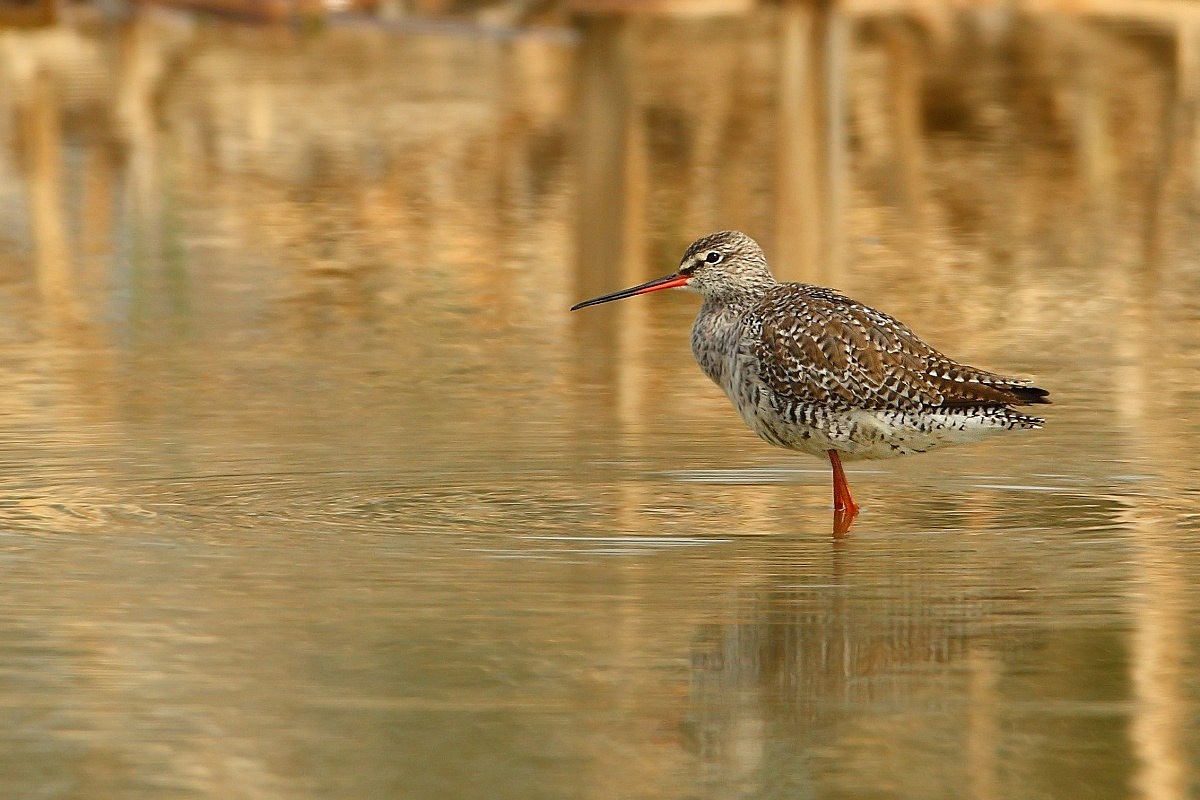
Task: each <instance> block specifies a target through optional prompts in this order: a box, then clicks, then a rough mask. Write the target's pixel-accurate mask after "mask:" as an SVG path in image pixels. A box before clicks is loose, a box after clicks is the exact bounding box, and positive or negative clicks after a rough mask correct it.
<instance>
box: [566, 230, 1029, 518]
mask: <svg viewBox="0 0 1200 800" xmlns="http://www.w3.org/2000/svg"><path fill="white" fill-rule="evenodd" d="M673 288H684V289H691V290H692V291H695V292H698V293H699V294H700V296H701V298H703V304H702V305H701V306H700V313H699V314H698V315H697V316H696V322H695V324H694V325H693V326H692V353H693V354H694V355H695V356H696V361H697V362H699V364H700V368H701V369H702V370H704V374H706V375H708V377H709V378H711V379H712V380H713V382H715V383H716V384H717V385H718V386H720V387H721V388H722V389H724V390H725V394H727V395H728V396H729V399H730V400H731V401H732V402H733V405H734V407H735V408H736V409H737V410H738V413H739V414H741V415H742V419H743V420H744V421H745V423H746V425H748V426H749V427H750V429H751V430H752V431H754V432H755V433H757V434H758V435H759V436H760V437H762V438H763V439H764V440H766V441H767V442H769V443H771V444H773V445H777V446H779V447H786V448H788V449H791V450H800V451H802V452H805V453H811V454H812V455H816V456H827V457H828V458H829V462H830V464H831V466H832V467H833V507H834V511H835V517H834V529H835V532H840V533H844V532H845V531H846V530H847V529H848V528H849V524H850V522H851V521H853V519H854V517H855V516H856V515H857V514H858V505H857V504H856V503H855V502H854V498H853V497H851V495H850V485H849V484H848V483H847V482H846V473H845V472H844V471H843V469H842V461H843V460H857V459H876V458H892V457H894V456H902V455H908V454H910V453H923V452H925V451H927V450H932V449H933V448H935V447H942V446H943V445H948V444H962V443H965V442H973V441H976V440H979V439H983V438H985V437H988V436H991V435H992V434H996V433H1001V432H1003V431H1011V430H1017V429H1022V428H1040V427H1041V426H1042V423H1043V422H1044V420H1042V419H1040V418H1039V417H1032V416H1027V415H1025V414H1022V413H1020V412H1019V411H1015V410H1014V409H1013V406H1025V405H1031V404H1034V403H1049V402H1050V401H1049V400H1048V399H1047V395H1048V394H1049V392H1047V391H1046V390H1045V389H1039V388H1037V387H1036V386H1031V385H1029V383H1028V382H1027V381H1022V380H1017V379H1014V378H1006V377H1003V376H1001V375H997V374H995V373H992V372H986V371H984V370H981V369H976V368H975V367H968V366H966V365H964V364H959V363H958V362H956V361H954V360H952V359H950V358H948V357H947V356H945V355H942V354H941V353H939V352H938V351H937V350H935V349H933V348H932V347H930V346H929V345H928V344H926V343H925V342H923V341H922V340H921V339H919V338H917V335H916V334H914V333H913V332H912V331H911V330H909V328H908V326H906V325H904V324H903V323H902V322H899V321H898V320H896V319H894V318H892V317H890V316H888V315H887V314H884V313H883V312H881V311H876V310H875V309H873V308H871V307H869V306H866V305H863V304H862V303H857V302H855V301H854V300H851V299H850V298H848V297H846V296H845V295H842V294H839V293H838V292H836V291H834V290H833V289H826V288H822V287H820V286H811V285H809V284H805V283H780V282H779V281H777V280H775V278H774V276H772V275H771V270H770V268H769V267H768V266H767V259H766V256H765V255H764V254H763V251H762V248H761V247H759V245H758V243H757V242H756V241H754V240H753V239H751V238H750V237H749V236H747V235H746V234H744V233H740V232H738V231H720V232H718V233H714V234H711V235H709V236H705V237H704V238H702V239H697V240H696V241H695V242H693V243H692V245H691V246H690V247H688V249H687V252H686V253H684V255H683V259H682V260H681V261H680V262H679V269H678V270H676V271H675V272H674V273H672V274H671V275H667V276H666V277H663V278H658V279H657V280H653V281H650V282H648V283H643V284H641V285H640V286H634V287H632V288H629V289H623V290H621V291H619V292H613V293H612V294H606V295H603V296H602V297H597V298H594V299H592V300H586V301H584V302H582V303H579V304H578V305H576V306H574V307H573V308H572V309H571V310H572V311H575V310H577V309H580V308H584V307H586V306H594V305H597V304H599V303H607V302H609V301H611V300H621V299H623V298H626V297H633V296H634V295H639V294H646V293H647V292H657V291H659V290H661V289H673ZM839 528H840V530H839Z"/></svg>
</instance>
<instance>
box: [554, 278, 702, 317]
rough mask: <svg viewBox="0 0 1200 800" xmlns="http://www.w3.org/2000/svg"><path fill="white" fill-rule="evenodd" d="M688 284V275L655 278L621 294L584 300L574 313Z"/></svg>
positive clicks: (574, 309) (620, 292)
mask: <svg viewBox="0 0 1200 800" xmlns="http://www.w3.org/2000/svg"><path fill="white" fill-rule="evenodd" d="M687 282H688V276H687V275H680V274H679V273H672V274H671V275H668V276H666V277H665V278H655V279H654V280H652V281H648V282H646V283H643V284H642V285H640V286H631V287H630V288H628V289H622V290H621V291H619V292H613V293H612V294H606V295H602V296H600V297H593V298H592V299H591V300H584V301H583V302H582V303H576V304H575V305H573V306H571V310H572V311H578V310H579V309H581V308H587V307H588V306H597V305H600V304H601V303H607V302H610V301H612V300H624V299H625V298H626V297H633V296H634V295H635V294H646V293H647V292H657V291H659V290H660V289H674V288H676V287H677V286H684V285H686V284H687Z"/></svg>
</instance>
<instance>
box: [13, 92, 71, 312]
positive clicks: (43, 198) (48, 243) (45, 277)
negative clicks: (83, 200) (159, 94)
mask: <svg viewBox="0 0 1200 800" xmlns="http://www.w3.org/2000/svg"><path fill="white" fill-rule="evenodd" d="M22 117H23V119H22V133H23V138H24V140H25V143H26V152H27V155H26V186H27V192H28V197H29V218H30V226H31V228H32V230H33V241H34V264H35V269H36V272H37V286H38V293H39V294H40V295H41V298H42V300H43V302H45V303H46V306H47V308H48V309H49V310H50V311H51V312H52V313H54V314H56V315H61V316H63V317H65V318H68V319H73V318H75V317H77V316H78V314H79V309H78V307H77V300H76V296H75V287H74V278H73V276H72V273H71V248H70V243H69V241H68V236H67V225H66V219H65V216H64V211H65V210H64V207H63V196H62V181H63V174H62V158H63V140H62V114H61V109H60V107H59V102H58V96H57V87H56V85H55V82H54V79H53V78H52V77H51V76H50V75H48V74H47V73H45V72H43V71H39V72H38V73H37V74H36V75H35V76H34V78H33V81H32V83H31V85H30V86H29V94H28V98H27V101H26V104H25V107H24V109H23V112H22Z"/></svg>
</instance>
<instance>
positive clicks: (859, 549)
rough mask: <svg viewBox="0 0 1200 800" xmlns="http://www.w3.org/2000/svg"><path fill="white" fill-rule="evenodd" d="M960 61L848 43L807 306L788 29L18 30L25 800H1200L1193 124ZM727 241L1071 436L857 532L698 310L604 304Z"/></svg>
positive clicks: (19, 573) (901, 481)
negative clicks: (786, 147)
mask: <svg viewBox="0 0 1200 800" xmlns="http://www.w3.org/2000/svg"><path fill="white" fill-rule="evenodd" d="M948 19H950V22H951V23H952V24H950V25H949V27H946V28H940V29H935V30H933V31H932V32H930V31H924V32H922V31H923V29H921V28H919V27H918V28H916V29H913V28H911V27H910V26H908V25H903V24H902V25H895V24H892V23H890V22H888V21H887V20H880V19H875V18H871V17H869V16H854V17H853V18H846V19H842V20H841V22H840V23H839V24H842V25H844V26H845V28H844V31H845V33H846V52H845V54H844V57H845V67H846V72H845V75H846V84H845V95H844V102H845V109H846V117H845V125H846V128H845V131H844V133H845V135H844V137H843V138H838V137H837V135H836V133H837V132H836V130H835V131H834V141H833V142H832V143H830V142H826V144H825V145H823V146H824V147H826V148H827V150H823V151H821V152H824V153H826V155H829V154H830V153H832V154H833V155H832V156H830V158H832V161H831V162H830V163H829V164H827V166H829V171H828V174H827V177H826V178H823V179H822V180H823V181H824V184H822V186H818V187H816V188H814V189H813V190H812V191H813V192H814V194H813V195H812V196H807V197H800V196H798V197H799V199H798V200H797V199H796V198H793V200H796V202H799V203H801V207H803V203H805V202H810V201H811V202H814V203H816V204H817V205H818V206H819V208H821V209H822V214H825V215H826V216H827V217H828V219H826V221H825V222H823V223H822V225H824V226H826V227H822V228H821V232H822V236H823V237H824V239H823V241H824V244H823V245H822V246H821V248H819V252H820V255H821V257H820V258H819V259H817V260H815V261H806V259H807V258H809V257H811V256H812V255H813V252H817V251H806V250H804V247H803V243H801V244H800V245H797V242H796V239H795V236H794V234H795V230H793V229H792V228H790V227H789V223H788V219H789V218H788V216H787V215H786V214H782V213H780V211H779V209H780V208H781V207H784V208H792V207H793V206H789V205H788V202H790V201H788V202H785V200H786V198H781V195H780V192H783V191H784V189H781V188H780V187H781V186H784V185H785V184H784V182H782V180H781V179H780V178H779V170H780V169H781V167H780V166H779V164H780V160H781V159H783V160H785V161H786V159H789V158H793V157H794V156H795V154H790V155H789V154H787V153H785V152H782V151H783V148H782V147H781V146H780V145H779V143H778V141H777V139H778V135H777V134H778V132H779V130H780V128H781V126H782V123H780V122H778V120H779V119H780V116H779V115H778V114H777V113H776V111H777V108H776V102H777V100H778V96H779V92H780V91H781V87H782V86H786V85H787V83H786V81H787V75H786V69H785V68H783V67H781V65H780V59H779V57H778V53H777V49H778V42H779V41H780V37H779V35H777V34H778V31H779V30H780V29H783V30H785V31H786V30H787V25H786V20H781V18H780V17H777V16H775V15H774V14H773V12H761V13H758V14H756V15H754V16H751V17H748V18H739V19H735V20H692V21H668V22H663V21H658V22H650V21H638V20H634V21H631V22H629V23H626V24H621V25H617V26H616V27H615V28H613V27H611V26H603V25H602V26H588V25H586V24H584V25H581V26H580V27H579V28H577V29H575V30H573V31H561V30H552V31H547V30H533V31H529V32H518V33H516V34H512V32H509V34H512V35H509V34H506V35H504V36H492V35H487V34H486V32H485V33H484V34H471V35H468V34H466V33H454V32H448V31H440V30H439V31H434V32H424V33H421V32H417V33H414V32H406V31H404V30H403V29H396V30H375V29H369V28H352V29H345V28H339V27H333V28H331V29H329V30H327V31H324V32H321V33H317V34H310V35H303V36H301V35H298V34H297V35H294V34H292V33H289V32H286V31H282V32H281V31H269V30H260V29H242V28H237V27H232V26H228V25H224V24H214V25H208V24H196V23H194V22H189V21H186V20H180V19H175V18H170V19H159V18H157V17H155V18H152V19H143V20H137V21H134V22H132V23H130V24H129V25H127V26H122V27H119V28H112V27H107V26H105V25H99V24H81V25H80V26H78V27H65V28H62V29H57V30H51V31H41V32H8V33H6V34H4V38H3V40H2V44H3V48H0V74H2V75H3V80H4V82H5V83H6V84H8V85H9V86H11V87H12V88H13V91H12V92H10V93H8V94H7V95H5V96H4V97H3V98H0V178H2V180H0V191H2V192H3V193H4V194H3V203H2V204H0V275H3V281H2V282H0V311H2V313H0V374H3V376H4V379H5V385H6V391H5V393H4V396H3V400H0V460H3V462H4V466H5V469H4V470H3V473H2V474H0V509H2V511H0V570H2V575H3V580H2V581H0V630H3V631H4V633H5V635H4V636H3V638H2V639H0V722H2V724H0V742H2V743H3V747H0V753H3V755H0V794H3V795H4V796H11V797H81V798H82V797H106V796H113V797H123V798H135V797H147V798H151V797H153V798H162V797H222V798H229V797H252V798H260V797H261V798H276V797H354V798H364V797H439V798H449V797H488V798H495V797H511V798H537V797H546V798H564V797H630V798H633V797H646V798H650V797H654V798H664V797H678V798H696V797H713V798H726V797H780V798H783V797H787V798H795V797H829V798H836V797H895V798H932V797H946V798H961V797H971V798H1035V797H1036V798H1045V797H1062V798H1082V797H1096V798H1108V797H1112V798H1125V797H1144V798H1184V797H1187V796H1189V794H1190V793H1194V792H1195V791H1196V790H1197V780H1198V779H1197V762H1198V760H1200V757H1198V755H1197V754H1198V753H1200V741H1198V738H1200V737H1198V735H1197V733H1196V731H1197V727H1196V725H1195V721H1196V718H1197V715H1198V714H1200V680H1198V678H1197V676H1198V675H1200V672H1198V671H1197V666H1198V665H1197V657H1196V648H1197V644H1198V642H1197V636H1196V633H1195V631H1196V629H1197V625H1196V622H1197V618H1198V612H1200V590H1198V589H1197V585H1196V581H1195V577H1194V576H1195V575H1197V574H1200V536H1198V528H1200V494H1198V491H1197V489H1196V484H1197V478H1198V477H1200V459H1198V457H1197V455H1196V453H1197V449H1196V448H1195V447H1193V442H1194V441H1195V440H1196V436H1197V433H1198V430H1197V428H1198V426H1200V422H1198V420H1200V416H1197V413H1196V407H1197V399H1198V398H1197V391H1196V389H1195V384H1196V380H1195V375H1196V367H1197V366H1198V361H1197V356H1196V354H1197V352H1200V347H1198V345H1200V300H1198V299H1197V298H1200V294H1198V293H1197V289H1198V288H1200V271H1198V269H1197V264H1198V259H1197V256H1198V253H1197V249H1196V246H1195V244H1194V239H1195V237H1194V236H1192V232H1193V230H1194V227H1195V224H1196V220H1195V217H1196V209H1197V193H1196V187H1197V185H1198V183H1197V175H1198V174H1200V173H1198V172H1197V167H1196V164H1197V160H1196V157H1195V154H1196V153H1197V152H1200V151H1197V149H1196V147H1197V139H1196V136H1195V109H1196V108H1197V105H1196V103H1195V98H1193V97H1191V96H1190V95H1189V94H1188V92H1190V91H1194V82H1189V80H1184V79H1183V78H1181V77H1180V75H1179V74H1177V70H1176V67H1175V64H1176V61H1177V57H1176V56H1177V53H1176V50H1174V49H1172V48H1173V47H1174V44H1173V41H1174V40H1173V39H1172V38H1171V37H1172V36H1173V34H1172V33H1171V31H1170V30H1160V29H1157V28H1150V29H1148V28H1146V27H1145V26H1142V25H1132V24H1131V25H1116V24H1113V23H1112V22H1111V21H1109V22H1104V23H1101V22H1097V21H1095V20H1091V19H1086V18H1073V17H1071V18H1059V17H1056V18H1050V19H1042V18H1037V17H1032V18H1026V17H1019V16H1015V15H1013V16H1009V15H997V14H992V13H990V12H989V13H983V12H981V13H980V14H978V15H977V16H975V17H972V16H970V15H967V16H964V17H962V18H961V19H959V18H954V17H948ZM914 31H915V32H914ZM1187 41H1191V40H1190V39H1189V40H1187ZM1185 44H1186V42H1184V43H1183V44H1180V45H1179V51H1178V52H1179V53H1181V54H1182V55H1179V56H1178V58H1179V59H1182V60H1181V61H1180V63H1184V64H1186V63H1191V62H1187V60H1186V58H1184V56H1186V55H1187V52H1186V50H1185ZM606 48H608V49H606ZM613 48H615V49H613ZM622 48H624V49H622ZM597 49H598V50H599V51H600V52H610V53H611V52H618V53H624V54H625V55H624V56H623V58H624V59H625V60H624V61H619V62H616V63H615V65H614V62H612V61H605V60H604V59H601V60H600V61H601V62H602V66H601V67H597V65H596V61H595V60H593V59H592V57H591V56H589V55H588V54H589V53H593V54H594V53H595V52H597ZM604 65H607V66H604ZM914 65H918V66H914ZM1180 69H1181V70H1182V69H1183V68H1180ZM897 75H899V76H900V77H899V78H897ZM905 76H907V77H905ZM613 86H616V87H618V89H619V88H620V87H621V86H624V87H626V88H625V90H621V91H615V92H614V91H613ZM605 87H608V88H607V89H606V88H605ZM581 93H582V95H581ZM581 96H582V97H584V98H590V100H589V101H588V102H599V103H600V104H601V106H600V107H601V108H603V109H607V112H608V113H609V114H610V116H611V117H612V119H614V120H617V121H618V122H619V124H617V125H615V126H614V129H612V130H608V131H607V132H604V131H597V130H595V129H584V128H583V126H582V124H581V120H583V121H586V120H587V119H588V118H587V113H590V112H580V111H579V106H578V104H579V103H582V102H584V101H583V100H581V99H580V97H581ZM597 98H599V99H597ZM614 98H616V99H614ZM622 98H623V99H622ZM827 99H828V98H827ZM612 103H619V106H618V107H613V106H612V105H611V104H612ZM605 104H609V105H605ZM826 133H828V131H826ZM598 136H607V137H614V136H615V137H620V141H621V144H620V146H618V147H614V148H613V149H612V150H611V151H603V152H607V153H608V156H606V157H608V158H615V159H617V161H616V162H615V163H609V162H602V163H601V166H602V167H603V166H604V165H605V164H607V173H606V171H605V170H604V169H601V170H600V171H599V173H598V174H599V175H600V176H601V178H603V177H604V175H605V174H608V176H609V177H610V178H613V180H614V181H615V182H614V183H612V184H611V185H610V184H604V183H603V182H602V183H601V184H598V185H599V186H600V187H601V190H597V189H596V185H593V184H592V183H589V181H596V180H598V179H597V176H596V174H593V173H589V169H592V167H590V166H589V163H590V162H589V160H588V159H589V158H594V157H595V154H596V153H597V152H601V151H599V150H596V148H597V147H598V145H597V137H598ZM605 141H607V140H605ZM610 144H611V142H610ZM589 148H590V149H589ZM586 153H591V154H592V155H590V156H589V155H587V154H586ZM789 163H790V162H789ZM618 174H619V175H620V176H622V177H621V179H620V181H616V180H615V177H613V176H616V175H618ZM585 189H586V191H585ZM793 205H794V204H793ZM823 219H824V217H823ZM614 226H615V227H614ZM725 227H738V228H742V229H745V230H747V231H748V232H750V233H751V234H752V235H754V236H756V237H758V238H759V239H760V240H761V241H762V242H763V243H764V245H765V246H767V248H768V251H769V254H772V255H775V254H780V257H779V260H778V261H777V263H778V267H779V270H780V272H782V273H784V274H787V275H789V276H790V277H797V278H806V279H810V280H819V281H822V282H828V283H832V284H836V285H837V286H838V287H839V288H841V289H843V290H844V291H846V292H848V293H850V294H851V295H853V296H855V297H857V298H859V299H862V300H864V301H866V302H869V303H871V304H873V305H876V306H878V307H881V308H883V309H885V310H887V311H889V312H890V313H893V314H895V315H896V316H898V317H900V318H902V319H904V320H906V321H908V322H910V323H911V324H912V325H913V327H914V328H916V329H917V331H918V332H919V333H921V334H922V335H923V336H924V337H926V338H927V339H928V340H930V341H931V342H932V343H934V344H935V345H937V346H939V347H941V348H942V349H944V350H946V351H948V352H949V353H950V354H952V355H954V356H955V357H958V358H960V359H962V360H964V361H967V362H969V363H975V364H979V365H981V366H985V367H989V368H993V369H996V370H1000V371H1004V372H1008V373H1013V374H1021V375H1028V376H1031V377H1036V379H1037V380H1038V382H1039V384H1040V385H1043V386H1046V387H1047V388H1049V389H1050V390H1051V392H1052V393H1053V397H1054V400H1055V405H1053V406H1050V407H1048V408H1047V416H1048V417H1049V418H1050V421H1049V423H1048V425H1047V426H1046V429H1045V430H1044V431H1041V432H1037V433H1031V434H1026V435H1014V436H1012V437H1010V438H1008V439H1004V440H1000V441H995V442H991V443H988V444H984V445H979V446H973V447H970V448H963V449H959V450H950V451H945V452H940V453H934V454H929V455H927V456H921V457H914V458H910V459H906V460H900V461H892V462H877V463H867V464H853V465H851V467H850V470H849V472H850V480H851V482H852V484H853V486H854V488H855V493H856V497H857V498H858V499H859V501H860V503H861V504H862V505H863V506H864V509H865V510H864V512H863V514H862V516H861V517H860V518H859V520H858V521H857V523H856V525H855V527H854V530H853V532H852V534H851V535H850V536H849V537H847V538H846V539H843V540H834V539H833V538H832V537H831V536H830V513H829V502H830V498H829V475H828V471H827V467H826V465H824V464H823V463H822V462H819V461H817V460H815V459H808V458H806V457H803V456H800V455H793V454H789V453H786V452H784V451H780V450H774V449H772V448H770V447H768V446H766V445H764V444H762V443H761V442H759V441H757V440H756V439H755V438H754V437H753V436H752V435H751V434H749V433H748V432H747V431H745V430H744V429H743V427H742V425H741V423H740V422H739V421H738V419H737V417H736V414H734V412H733V411H732V410H731V409H730V408H729V407H728V404H727V401H726V400H725V399H724V398H723V397H722V396H720V394H719V391H718V390H717V389H715V387H713V386H711V385H710V384H708V382H707V380H706V379H705V378H704V377H703V376H702V375H701V374H700V372H699V370H698V369H697V368H696V367H695V365H694V364H693V363H692V360H691V356H690V352H689V348H688V343H687V335H688V334H687V332H688V329H689V325H690V319H691V316H692V314H693V313H694V311H695V300H694V298H693V297H691V296H688V295H686V294H682V293H665V294H664V295H657V296H654V297H648V298H637V299H633V300H629V301H626V302H624V303H621V304H616V305H612V306H605V307H602V308H596V309H588V310H587V311H586V312H580V313H577V314H569V313H568V312H567V310H566V309H567V308H568V307H569V306H570V305H571V304H572V303H573V302H576V301H578V300H580V299H583V298H585V297H588V296H591V295H592V294H595V293H598V291H604V290H610V289H616V288H620V287H622V286H625V285H629V284H631V283H634V282H640V281H642V280H645V279H648V278H650V277H655V276H658V275H661V274H665V273H667V272H669V271H671V270H672V269H673V268H674V265H675V263H676V262H677V259H678V257H679V255H680V253H681V252H682V250H683V247H684V246H686V244H687V242H688V241H689V240H690V239H691V238H693V237H695V236H698V235H700V234H703V233H706V232H708V231H710V230H714V229H719V228H725ZM787 253H791V254H792V256H791V257H787V258H785V257H784V255H783V254H787ZM806 253H807V255H806Z"/></svg>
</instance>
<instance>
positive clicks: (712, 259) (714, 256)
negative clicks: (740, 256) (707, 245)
mask: <svg viewBox="0 0 1200 800" xmlns="http://www.w3.org/2000/svg"><path fill="white" fill-rule="evenodd" d="M724 257H725V256H723V255H721V254H720V253H718V252H717V251H716V250H709V251H708V255H706V256H705V257H704V260H705V261H707V262H708V263H709V264H718V263H720V261H721V259H722V258H724Z"/></svg>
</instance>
